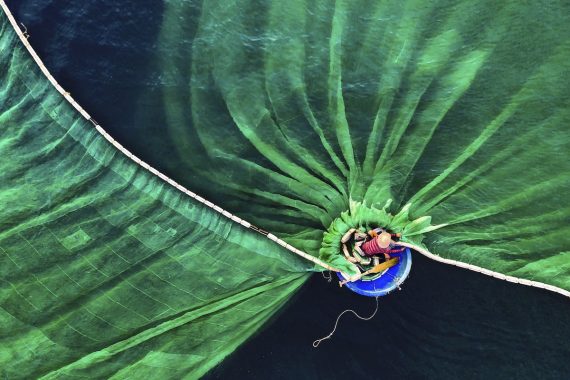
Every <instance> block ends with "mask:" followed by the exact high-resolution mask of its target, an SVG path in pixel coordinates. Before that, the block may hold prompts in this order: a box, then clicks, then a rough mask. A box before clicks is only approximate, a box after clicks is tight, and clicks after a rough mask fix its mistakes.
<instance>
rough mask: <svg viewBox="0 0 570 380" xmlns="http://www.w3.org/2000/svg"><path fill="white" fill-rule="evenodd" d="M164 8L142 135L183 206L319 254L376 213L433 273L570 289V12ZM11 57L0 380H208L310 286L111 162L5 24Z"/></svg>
mask: <svg viewBox="0 0 570 380" xmlns="http://www.w3.org/2000/svg"><path fill="white" fill-rule="evenodd" d="M165 5H166V7H165V10H164V14H163V15H162V17H163V28H162V30H161V32H160V35H159V36H157V39H158V40H157V41H158V44H157V47H158V49H157V56H156V67H157V70H158V71H159V72H160V74H161V76H160V77H161V80H162V81H163V83H162V87H163V91H162V93H163V99H162V103H161V105H160V106H156V107H149V108H147V109H145V110H141V115H140V119H141V121H142V120H157V118H162V120H163V121H164V124H165V126H166V128H167V131H168V134H167V136H164V134H165V132H166V131H165V130H164V129H161V130H160V131H159V133H160V136H161V138H162V139H166V140H167V145H168V146H170V147H173V148H175V151H174V154H169V155H162V153H163V152H158V151H155V152H149V159H150V160H151V161H152V160H153V159H155V160H156V159H158V158H160V159H161V160H162V163H163V165H164V166H166V167H168V168H170V169H171V170H174V169H175V170H176V172H177V173H179V176H180V177H179V178H176V179H177V180H179V181H180V182H181V183H183V184H184V185H185V186H186V187H188V188H189V189H191V190H193V191H196V192H198V193H200V194H202V195H203V196H205V197H206V198H208V199H210V200H212V201H214V202H215V203H217V204H219V205H220V206H222V207H224V208H225V209H228V210H229V211H231V212H232V213H234V214H236V215H238V216H240V217H242V218H244V219H246V220H249V221H251V222H253V223H255V224H256V225H259V226H261V227H263V228H264V229H266V230H268V231H271V232H274V233H276V234H277V235H278V236H280V237H282V238H283V239H284V240H286V241H287V242H288V243H290V244H292V245H293V246H295V247H298V248H300V249H302V250H303V251H305V252H308V253H310V254H312V255H314V256H318V255H319V251H320V250H321V248H322V247H323V246H325V245H326V244H330V241H325V242H324V243H323V235H324V231H325V230H327V229H328V228H332V227H334V226H335V224H334V223H339V222H338V218H339V217H340V216H341V214H343V213H345V214H344V219H343V220H350V221H356V220H361V219H362V218H363V217H359V216H358V215H353V216H349V215H348V214H346V212H347V211H349V210H351V205H354V204H361V205H365V206H366V207H369V208H370V209H376V210H380V209H383V208H384V207H385V206H386V205H388V207H387V208H386V215H390V214H391V215H392V216H398V215H403V214H405V216H406V218H405V220H404V219H401V220H398V221H397V222H398V223H396V222H394V225H397V226H398V228H400V229H401V230H402V231H404V237H403V239H406V238H408V239H409V240H412V241H413V240H414V239H417V236H418V235H422V237H424V236H425V237H424V239H423V242H422V243H423V244H424V245H425V247H426V248H427V249H428V250H429V251H430V252H432V253H434V254H437V255H440V256H442V257H445V258H450V259H454V260H458V261H462V262H466V263H470V264H474V265H477V266H480V267H483V268H487V269H490V270H493V271H497V272H501V273H504V274H507V275H511V276H516V277H520V278H525V279H530V280H534V281H539V282H543V283H546V284H550V285H554V286H557V287H560V288H563V289H567V290H570V237H569V236H570V234H569V232H570V231H569V227H568V220H570V218H569V216H570V204H569V201H568V196H567V194H568V191H569V190H570V189H569V187H570V181H569V180H568V173H569V171H570V170H569V169H570V163H569V160H568V158H567V155H568V152H569V151H570V149H569V148H570V137H569V134H568V124H569V121H570V104H569V98H570V97H569V94H568V88H570V83H569V82H570V77H569V76H568V75H567V73H568V72H570V38H569V37H570V23H567V22H566V20H565V15H567V14H570V9H568V8H569V6H568V5H566V4H562V3H561V4H555V3H552V4H548V5H540V6H539V5H535V4H523V3H520V4H519V3H517V2H511V3H506V4H503V3H497V2H493V1H477V2H467V1H465V2H445V1H442V2H438V3H433V4H432V3H430V4H426V3H425V2H422V1H388V2H374V3H373V4H372V3H371V2H369V1H363V0H362V1H336V2H335V3H334V4H333V3H331V2H330V1H322V0H321V1H311V2H308V1H301V0H293V1H286V2H284V1H253V0H252V1H247V0H240V1H235V2H228V1H222V0H218V1H210V0H208V1H204V2H194V3H192V2H183V1H168V2H166V4H165ZM0 47H1V49H0V56H1V61H0V104H1V107H0V155H1V156H2V157H3V159H2V161H0V226H1V227H0V278H1V279H2V281H1V282H0V307H1V308H0V339H1V345H0V368H1V369H0V373H2V375H3V376H5V377H6V376H7V377H8V378H12V377H15V378H19V377H21V378H36V377H41V376H44V377H45V378H58V379H59V378H67V377H69V378H71V377H78V376H80V377H81V376H84V377H101V378H112V377H113V376H114V377H115V378H124V377H130V376H136V375H143V376H145V375H146V376H148V375H149V374H151V375H152V376H154V377H157V378H158V377H161V378H181V377H184V376H187V377H189V378H193V377H198V376H200V375H202V374H203V373H205V371H207V370H208V369H210V368H211V367H212V366H214V365H215V364H216V363H218V362H219V361H220V360H221V359H222V358H223V357H224V356H226V355H227V354H229V353H230V352H232V351H233V350H234V349H235V348H236V347H237V346H238V345H239V344H240V343H242V342H243V341H244V340H245V339H247V338H248V337H249V336H250V335H251V334H252V333H254V332H255V331H257V330H258V329H259V328H260V326H261V325H262V324H263V323H264V322H265V321H266V320H267V319H268V318H269V317H270V316H271V315H272V314H273V313H274V312H275V311H276V310H277V309H278V308H279V306H280V305H282V304H283V303H284V302H286V301H287V299H288V298H289V297H290V295H291V294H293V293H294V292H295V290H297V289H298V288H299V286H300V285H301V284H302V283H303V282H304V280H305V279H306V278H307V272H308V271H310V270H311V269H312V265H309V264H307V263H306V262H304V261H302V260H301V259H299V258H298V257H296V256H294V255H292V254H291V253H290V252H288V251H286V250H285V249H283V248H282V247H280V246H279V245H277V244H274V243H272V242H271V241H269V240H267V239H266V238H264V237H263V236H261V235H257V234H255V233H254V232H252V231H249V230H247V229H245V228H243V227H242V226H241V225H239V224H236V223H234V222H233V221H231V220H230V219H227V218H225V217H224V216H223V215H221V214H220V213H218V212H215V211H214V210H212V209H210V208H208V207H206V206H204V205H202V204H200V203H199V202H197V201H195V200H193V199H191V198H189V197H187V196H186V195H185V194H184V193H182V192H180V191H178V190H177V189H175V188H173V187H172V186H170V185H169V184H168V183H165V182H164V181H162V180H161V179H159V178H158V177H156V176H155V175H153V174H152V173H150V172H148V171H147V170H145V169H143V168H141V167H140V166H139V165H137V164H136V163H135V162H133V161H131V160H130V159H129V158H127V157H126V156H124V155H123V154H122V153H121V152H119V151H117V149H116V148H115V147H114V146H113V145H111V144H110V143H109V142H108V141H107V140H105V138H104V137H103V136H102V135H101V134H99V132H98V131H97V130H95V128H94V127H93V125H92V124H91V123H89V122H88V121H87V120H85V119H83V118H82V117H81V115H80V114H79V113H78V112H76V111H75V110H74V109H73V108H72V107H71V106H70V105H69V104H68V103H67V102H66V100H65V99H64V98H63V97H62V96H61V95H60V94H59V93H58V92H57V91H56V90H55V89H54V88H53V87H52V85H51V84H50V83H49V81H48V80H47V79H46V78H45V77H44V75H43V74H42V73H41V72H40V70H39V68H38V67H37V65H36V63H35V62H34V61H33V60H32V59H31V58H30V56H29V54H28V53H27V52H26V50H25V48H24V47H23V46H22V44H21V42H20V41H19V40H18V37H17V35H16V34H15V32H14V30H13V29H12V27H11V26H10V24H9V22H8V19H7V17H6V15H5V14H1V15H0ZM154 130H155V131H156V129H154ZM149 136H150V137H149V138H153V137H156V136H153V135H152V133H149ZM153 155H154V156H153ZM390 200H391V201H390ZM352 209H354V208H352ZM402 210H404V212H402ZM367 215H368V214H367ZM390 217H391V216H390ZM430 218H431V219H430ZM335 220H336V221H335ZM387 220H388V219H387ZM333 221H335V222H334V223H333ZM390 221H393V220H392V219H390ZM413 221H419V222H417V223H416V224H413ZM366 222H367V223H370V221H369V220H366ZM331 224H332V226H331ZM418 226H420V227H421V228H419V229H418ZM436 227H437V228H436ZM342 228H344V226H343V227H342ZM406 231H408V232H410V231H413V232H414V234H413V236H416V237H415V238H414V237H412V234H411V233H410V236H408V237H406V234H405V232H406ZM325 240H326V239H325ZM417 243H418V244H419V243H420V241H417ZM325 248H326V247H325ZM329 253H330V252H329ZM327 254H328V253H327V252H325V255H324V256H322V255H321V256H322V257H324V258H325V259H328V260H331V261H334V260H338V259H335V258H331V257H330V256H329V257H328V258H327ZM340 260H342V258H340ZM335 265H340V266H342V262H335ZM317 269H318V268H317Z"/></svg>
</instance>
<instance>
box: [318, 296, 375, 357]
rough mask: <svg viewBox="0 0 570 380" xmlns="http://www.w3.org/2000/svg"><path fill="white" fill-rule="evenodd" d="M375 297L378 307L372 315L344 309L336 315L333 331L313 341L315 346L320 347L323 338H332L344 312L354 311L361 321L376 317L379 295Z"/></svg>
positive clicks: (352, 311)
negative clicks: (363, 315)
mask: <svg viewBox="0 0 570 380" xmlns="http://www.w3.org/2000/svg"><path fill="white" fill-rule="evenodd" d="M374 298H376V308H375V309H374V312H373V313H372V315H370V316H369V317H362V316H360V315H358V313H357V312H356V311H354V310H352V309H346V310H345V311H343V312H342V313H340V314H339V315H338V317H336V322H335V323H334V327H333V329H332V331H331V332H330V333H329V334H328V335H325V336H324V337H322V338H319V339H317V340H315V341H314V342H313V347H315V348H317V347H319V344H321V342H322V341H323V340H327V339H330V338H332V336H333V335H334V333H335V332H336V328H337V327H338V322H339V321H340V318H341V317H342V316H343V315H344V314H346V313H352V314H354V315H355V316H356V318H358V319H360V320H361V321H369V320H371V319H372V318H374V316H375V315H376V313H377V312H378V296H376V297H374Z"/></svg>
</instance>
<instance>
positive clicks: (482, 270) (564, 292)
mask: <svg viewBox="0 0 570 380" xmlns="http://www.w3.org/2000/svg"><path fill="white" fill-rule="evenodd" d="M0 7H2V10H3V11H4V13H5V14H6V16H7V17H8V20H9V21H10V24H11V25H12V28H13V29H14V31H15V32H16V34H17V35H18V37H19V38H20V40H21V41H22V43H23V44H24V46H25V47H26V49H27V50H28V52H29V53H30V55H31V56H32V58H33V60H34V61H35V62H36V64H37V65H38V67H39V68H40V70H41V71H42V73H43V74H44V75H45V77H46V78H47V79H48V80H49V81H50V82H51V84H52V85H53V86H54V87H55V89H56V90H57V91H58V92H59V93H60V94H61V95H62V96H63V97H64V98H65V99H66V100H67V101H68V102H69V103H70V104H71V105H72V106H73V108H75V109H76V110H77V111H78V112H79V113H80V114H81V115H82V116H83V117H84V118H85V119H87V120H89V121H90V122H91V123H92V124H93V125H94V126H95V129H96V130H97V131H98V132H99V133H100V134H101V135H102V136H103V137H104V138H105V139H106V140H107V141H108V142H110V143H111V144H112V145H113V146H114V147H115V148H117V149H118V150H119V151H120V152H121V153H123V154H124V155H125V156H127V157H129V158H130V159H131V160H132V161H134V162H135V163H136V164H137V165H139V166H141V167H142V168H144V169H145V170H147V171H149V172H151V173H152V174H153V175H155V176H157V177H159V178H160V179H161V180H163V181H164V182H167V183H169V184H170V185H172V186H174V187H175V188H177V189H178V190H180V191H181V192H183V193H185V194H186V195H188V196H189V197H191V198H193V199H195V200H196V201H198V202H200V203H202V204H203V205H205V206H207V207H209V208H211V209H213V210H215V211H216V212H218V213H220V214H222V215H223V216H225V217H227V218H229V219H231V220H233V221H234V222H236V223H239V224H241V225H242V226H243V227H245V228H248V229H250V230H253V231H255V232H257V233H259V234H261V235H263V236H265V237H266V238H268V239H269V240H271V241H274V242H275V243H277V244H279V245H280V246H282V247H283V248H285V249H287V250H288V251H290V252H293V253H294V254H296V255H298V256H300V257H302V258H304V259H306V260H308V261H311V262H313V263H314V264H316V265H318V266H321V267H322V268H324V269H326V270H329V271H333V272H340V270H339V269H337V268H335V267H333V266H331V265H329V264H327V263H325V262H324V261H322V260H319V259H318V258H316V257H314V256H312V255H310V254H308V253H306V252H303V251H301V250H300V249H297V248H295V247H293V246H292V245H290V244H288V243H287V242H285V241H284V240H282V239H279V238H278V237H277V236H275V235H273V234H271V233H269V232H267V231H265V230H263V229H261V228H259V227H257V226H254V225H253V224H251V223H249V222H247V221H245V220H243V219H241V218H240V217H238V216H236V215H233V214H231V213H230V212H228V211H226V210H224V209H222V208H221V207H219V206H217V205H215V204H213V203H212V202H210V201H208V200H206V199H204V198H203V197H201V196H199V195H198V194H196V193H194V192H192V191H190V190H188V189H186V188H185V187H184V186H182V185H180V184H179V183H177V182H176V181H174V180H173V179H171V178H169V177H168V176H166V175H165V174H163V173H161V172H159V171H158V170H156V169H155V168H153V167H152V166H150V165H149V164H147V163H146V162H144V161H142V160H141V159H139V158H138V157H136V156H135V155H134V154H132V153H131V152H129V151H128V150H127V149H126V148H125V147H123V146H122V145H121V144H120V143H119V142H117V141H116V140H115V139H113V137H111V136H110V135H109V134H108V133H107V132H105V130H104V129H103V128H102V127H101V126H100V125H99V123H97V121H95V119H93V118H92V117H91V115H89V113H87V111H85V109H83V107H81V106H80V105H79V104H78V103H77V102H76V101H75V99H73V97H72V96H71V94H70V93H69V92H67V91H65V89H64V88H63V87H61V85H60V84H59V83H58V82H57V81H56V80H55V78H54V77H53V76H52V75H51V73H50V72H49V70H48V69H47V68H46V67H45V65H44V63H43V61H42V60H41V58H40V57H39V56H38V54H37V53H36V51H35V50H34V49H33V47H32V46H31V45H30V43H29V41H28V38H29V37H30V35H29V33H28V31H27V29H26V27H25V26H23V25H22V26H23V28H24V31H22V29H21V28H20V26H19V25H18V23H17V21H16V19H15V18H14V16H13V15H12V13H11V12H10V9H9V8H8V6H7V5H6V3H5V2H4V0H0ZM398 244H399V245H401V246H404V247H408V248H411V249H413V250H415V251H416V252H418V253H420V254H422V255H424V256H426V257H428V258H430V259H432V260H435V261H437V262H440V263H444V264H448V265H453V266H456V267H459V268H463V269H468V270H472V271H475V272H478V273H482V274H484V275H487V276H491V277H494V278H497V279H500V280H504V281H509V282H512V283H516V284H521V285H527V286H533V287H536V288H540V289H545V290H549V291H552V292H555V293H558V294H561V295H563V296H566V297H569V298H570V291H568V290H565V289H562V288H559V287H556V286H554V285H548V284H545V283H542V282H538V281H532V280H527V279H523V278H518V277H513V276H507V275H505V274H502V273H499V272H494V271H491V270H489V269H486V268H482V267H478V266H475V265H471V264H467V263H463V262H460V261H456V260H450V259H445V258H443V257H440V256H438V255H435V254H433V253H431V252H429V251H428V250H427V249H425V248H423V247H420V246H417V245H414V244H410V243H405V242H399V243H398ZM347 277H348V276H347ZM345 311H348V310H345ZM341 315H342V314H341ZM339 317H340V316H339ZM337 323H338V320H337ZM335 328H336V324H335ZM333 333H334V331H333ZM317 345H318V344H317Z"/></svg>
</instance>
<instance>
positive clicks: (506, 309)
mask: <svg viewBox="0 0 570 380" xmlns="http://www.w3.org/2000/svg"><path fill="white" fill-rule="evenodd" d="M9 4H10V5H12V7H13V9H14V11H15V13H16V14H17V15H18V18H19V19H20V20H22V21H23V22H24V23H25V24H26V26H27V27H28V29H29V32H30V34H31V35H32V39H31V42H32V44H33V45H34V46H35V47H36V48H37V50H38V52H39V53H40V55H41V56H42V57H44V59H45V61H46V64H47V66H48V67H49V68H50V70H52V72H53V74H54V75H55V76H56V78H57V79H58V80H59V81H60V82H61V83H62V84H63V85H64V87H65V88H66V89H68V90H69V91H70V92H71V93H72V94H73V96H74V97H75V98H76V99H77V100H78V101H79V102H80V103H81V104H83V105H84V106H85V108H86V109H87V110H88V111H89V112H90V113H91V114H92V115H94V117H95V118H96V119H97V120H98V121H99V122H100V123H101V124H102V125H103V126H104V127H105V128H106V129H107V130H108V131H109V132H110V133H111V134H112V135H113V136H115V137H116V138H117V139H119V140H120V141H121V142H122V143H123V144H125V145H126V146H127V147H129V148H130V149H132V150H133V151H134V152H135V153H137V154H138V155H139V156H140V157H142V158H144V159H146V160H147V161H149V162H151V163H152V165H153V166H155V167H157V168H159V169H161V170H163V171H165V172H167V174H168V175H170V176H172V177H173V178H176V179H179V180H181V181H183V180H184V178H183V177H184V175H185V172H183V171H181V172H177V171H176V165H173V163H172V162H173V160H172V157H171V156H165V152H168V151H169V149H171V147H170V146H169V144H170V142H169V140H167V139H161V135H163V134H165V133H166V128H165V124H166V121H165V120H164V119H161V117H160V114H158V113H151V115H152V117H153V118H154V119H153V120H148V119H144V117H145V116H144V115H148V113H145V112H143V110H144V109H145V108H150V109H153V108H160V104H161V102H162V99H161V98H160V92H161V90H162V88H163V87H164V86H167V85H168V83H167V82H166V81H165V80H164V78H161V77H160V75H159V74H158V71H156V67H154V64H153V61H152V60H151V59H150V57H152V56H153V53H154V52H155V50H156V49H157V46H156V44H157V42H156V38H157V34H158V30H159V27H160V23H161V19H160V17H159V16H158V15H160V14H161V12H162V10H163V9H162V6H161V4H160V3H158V2H155V1H145V2H144V3H143V2H142V1H134V0H133V1H130V2H121V3H120V4H117V3H116V2H111V1H104V2H97V3H95V2H92V3H89V4H88V5H86V4H85V3H83V4H75V5H74V4H67V3H66V2H63V1H38V0H35V1H34V0H26V1H11V2H9ZM189 24H190V25H192V23H191V22H189ZM141 94H144V96H142V95H141ZM166 161H168V163H166ZM346 307H354V308H356V309H358V310H359V311H361V312H362V313H364V314H366V313H367V312H369V311H371V309H372V307H373V305H372V303H371V301H370V300H366V299H362V298H359V297H356V296H353V295H352V294H350V293H347V292H345V291H343V290H340V289H337V288H336V287H335V286H334V285H332V284H331V285H329V284H327V283H326V282H325V281H324V280H322V279H321V278H320V277H318V276H314V278H313V279H312V281H311V282H310V283H309V284H307V285H306V286H305V287H304V291H303V293H302V294H300V295H298V296H297V297H296V298H295V299H294V300H293V301H292V302H291V303H290V305H289V307H288V308H287V309H286V310H285V311H284V312H283V313H282V314H281V315H280V316H279V318H277V319H275V320H274V322H273V324H272V325H271V326H269V327H268V328H267V329H266V330H265V331H263V332H262V333H260V335H258V336H257V337H256V338H254V339H253V340H251V341H250V342H249V343H248V344H246V345H245V346H244V347H242V348H241V349H240V350H239V351H237V352H236V353H235V354H234V355H233V356H232V357H230V358H229V359H228V360H227V361H226V362H224V363H223V364H222V365H221V366H220V367H219V368H216V369H215V370H214V371H213V372H212V373H211V374H210V375H209V376H210V377H211V378H228V377H231V376H234V377H241V378H263V377H272V378H284V379H286V378H292V377H298V378H319V377H323V378H324V377H328V378H335V377H336V378H345V377H347V376H359V377H361V378H450V379H451V378H456V377H457V375H458V374H462V375H463V377H466V378H513V377H516V378H529V379H530V378H533V379H534V378H537V377H540V378H552V379H556V378H565V377H566V376H565V375H567V374H568V373H570V364H569V363H568V362H567V360H566V358H567V357H568V354H569V353H570V352H569V351H570V350H569V348H568V346H567V342H568V341H569V339H568V338H570V325H569V322H568V318H567V317H566V316H567V315H568V312H569V311H570V305H569V303H568V301H567V300H566V299H562V298H561V297H558V296H556V295H552V294H549V293H546V292H542V291H538V290H533V289H526V288H523V287H517V286H514V285H510V284H506V283H501V282H498V281H495V280H492V279H487V278H483V277H482V276H479V275H476V274H473V273H468V272H465V271H461V270H457V269H453V268H446V267H442V266H440V265H437V264H435V263H431V262H428V261H426V260H424V259H421V258H419V259H417V260H416V261H415V263H414V269H413V274H412V278H411V279H410V280H409V281H408V282H407V283H406V284H405V287H404V290H403V291H402V292H399V293H396V294H394V295H393V296H390V297H389V298H386V299H383V300H382V302H381V304H380V308H381V313H380V315H379V316H378V317H377V318H376V319H374V321H372V322H368V323H364V322H355V321H343V323H341V328H340V330H339V332H338V334H337V335H335V338H334V340H333V341H329V342H324V343H323V344H322V346H321V347H319V349H317V350H315V349H313V348H312V347H311V342H312V341H313V340H314V339H316V338H318V337H320V336H322V335H325V334H327V333H328V332H329V329H330V328H331V327H332V324H333V322H334V319H335V318H336V315H337V314H338V313H339V312H340V311H342V310H343V309H344V308H346ZM348 319H350V318H348Z"/></svg>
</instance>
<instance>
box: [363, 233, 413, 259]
mask: <svg viewBox="0 0 570 380" xmlns="http://www.w3.org/2000/svg"><path fill="white" fill-rule="evenodd" d="M380 231H381V232H380ZM378 232H380V233H378ZM368 234H369V235H370V236H372V239H370V240H369V241H367V242H366V243H364V244H362V246H361V250H362V252H363V253H364V254H365V255H366V256H376V255H382V254H383V255H384V257H385V258H386V260H389V259H390V258H391V257H392V256H390V254H391V253H399V252H402V251H404V250H405V249H406V248H405V247H401V248H395V246H397V245H398V243H397V242H395V241H394V240H392V237H397V238H399V237H401V236H402V235H401V234H391V233H389V232H387V231H384V230H382V229H380V228H377V229H375V230H372V231H369V232H368Z"/></svg>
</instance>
